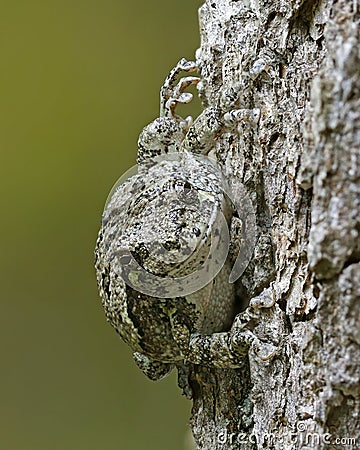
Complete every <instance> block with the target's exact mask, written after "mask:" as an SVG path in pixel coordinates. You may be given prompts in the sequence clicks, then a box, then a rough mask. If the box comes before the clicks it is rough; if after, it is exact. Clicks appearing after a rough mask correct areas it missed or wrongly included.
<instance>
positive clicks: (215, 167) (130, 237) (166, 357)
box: [95, 58, 272, 380]
mask: <svg viewBox="0 0 360 450" xmlns="http://www.w3.org/2000/svg"><path fill="white" fill-rule="evenodd" d="M196 70H197V64H196V63H195V62H194V61H188V60H186V59H185V58H182V59H181V60H180V61H179V62H178V63H177V64H176V66H175V67H174V68H173V69H172V70H171V71H170V73H169V75H168V76H167V78H166V79H165V81H164V84H163V86H162V87H161V90H160V115H159V117H158V118H156V119H155V120H154V121H152V122H151V123H150V124H149V125H147V126H146V127H145V128H144V129H143V130H142V131H141V133H140V136H139V139H138V154H137V170H136V173H135V174H133V175H132V176H130V177H129V178H127V179H126V180H125V181H124V182H122V183H120V185H117V186H116V188H115V189H114V190H113V192H112V193H111V195H110V196H109V200H108V201H107V204H106V206H105V209H104V212H103V216H102V226H101V229H100V231H99V235H98V239H97V243H96V249H95V267H96V275H97V284H98V288H99V293H100V297H101V301H102V306H103V308H104V311H105V315H106V319H107V321H108V322H109V323H110V324H111V325H112V327H113V328H114V329H115V330H116V332H117V333H118V334H119V335H120V337H121V338H122V340H123V341H124V342H125V343H126V344H128V345H129V346H130V348H131V350H132V352H133V358H134V360H135V363H136V364H137V365H138V367H139V368H140V369H141V370H142V371H143V372H144V373H145V375H146V376H147V377H148V378H150V379H151V380H159V379H161V378H163V377H165V376H166V375H168V374H169V373H170V372H171V371H172V370H173V369H174V368H177V369H178V371H179V373H181V371H184V368H186V367H187V366H188V365H189V364H195V365H203V366H207V367H211V368H234V369H236V368H239V367H241V366H242V365H243V363H244V359H245V358H246V356H247V354H248V351H249V348H250V346H253V347H254V348H260V347H261V346H260V341H259V339H258V338H257V337H256V336H255V335H254V333H253V332H252V330H251V329H249V328H247V327H246V324H247V323H248V322H249V321H250V320H251V319H250V318H249V319H248V320H245V319H244V316H242V318H241V320H240V319H239V318H237V319H236V320H234V318H235V316H236V308H237V305H236V289H235V283H234V277H232V278H233V279H231V273H232V266H233V264H234V257H232V258H231V257H230V256H229V248H230V247H231V245H232V244H231V240H232V239H234V237H232V236H230V234H229V229H230V230H231V229H232V226H231V224H232V221H233V220H236V218H235V219H234V205H233V203H232V201H231V198H229V195H227V193H228V192H229V187H228V186H227V180H226V177H225V176H224V174H223V172H222V170H221V167H220V166H219V164H218V162H217V161H216V159H215V158H214V156H213V153H214V148H215V143H216V141H217V139H218V138H219V137H220V136H221V134H222V133H223V132H224V131H229V130H232V129H233V128H234V126H236V123H237V122H238V121H239V120H244V118H245V120H251V121H253V122H255V123H256V121H257V120H258V119H259V111H258V110H243V109H241V110H240V109H236V108H231V107H230V108H229V106H227V109H226V110H225V111H224V108H223V107H221V105H220V106H216V107H214V106H207V107H205V108H204V110H203V111H202V112H201V113H200V114H199V116H198V117H197V118H196V119H195V120H193V119H192V117H190V116H188V117H186V118H183V117H181V116H180V115H178V114H177V111H176V108H177V106H178V105H179V104H187V103H189V102H190V101H191V100H192V98H193V96H192V94H191V93H190V92H187V91H186V89H187V88H188V87H189V86H194V85H198V83H199V82H200V81H201V79H200V77H198V76H193V75H192V73H193V72H195V71H196ZM184 72H185V73H186V76H183V77H180V74H181V73H184ZM230 106H231V105H230ZM230 197H231V196H230ZM232 248H236V246H235V245H232ZM230 253H231V252H230ZM265 353H266V352H265ZM267 353H268V354H269V352H267ZM270 353H272V351H271V352H270ZM267 358H268V355H266V356H265V357H264V359H267Z"/></svg>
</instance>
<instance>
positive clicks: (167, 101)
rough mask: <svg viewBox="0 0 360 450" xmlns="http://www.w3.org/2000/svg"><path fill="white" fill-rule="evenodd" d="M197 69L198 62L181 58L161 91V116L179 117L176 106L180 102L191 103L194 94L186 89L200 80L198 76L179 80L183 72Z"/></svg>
mask: <svg viewBox="0 0 360 450" xmlns="http://www.w3.org/2000/svg"><path fill="white" fill-rule="evenodd" d="M196 69H197V66H196V63H195V62H193V61H187V60H186V59H185V58H183V59H181V60H180V61H179V62H178V63H177V65H176V66H175V67H174V68H173V69H172V70H171V72H170V73H169V75H168V76H167V77H166V79H165V81H164V84H163V86H162V88H161V91H160V116H166V117H172V118H177V117H176V115H175V112H174V111H175V107H176V105H177V104H178V103H189V102H190V101H191V100H192V97H193V96H192V94H190V93H185V92H184V90H185V89H186V88H187V87H188V86H190V85H192V84H197V83H198V82H199V81H200V78H198V77H191V76H188V77H184V78H181V79H180V81H178V76H179V74H180V73H181V72H193V71H195V70H196Z"/></svg>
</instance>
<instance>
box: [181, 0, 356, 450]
mask: <svg viewBox="0 0 360 450" xmlns="http://www.w3.org/2000/svg"><path fill="white" fill-rule="evenodd" d="M359 8H360V6H359V4H358V2H357V1H356V0H354V1H345V0H338V1H335V0H333V1H330V0H321V1H316V0H308V1H306V0H289V1H279V2H270V1H268V0H248V1H246V0H244V1H230V0H216V1H214V0H213V1H206V2H205V3H204V4H203V6H201V8H200V10H199V18H200V33H201V47H200V49H199V50H198V52H197V60H198V62H199V66H200V72H201V76H202V79H203V81H202V85H201V89H200V94H201V98H202V101H203V103H204V105H205V106H208V105H210V106H215V105H218V104H219V101H220V98H219V95H220V93H221V92H224V90H226V89H227V90H229V91H231V90H232V91H234V90H235V91H236V92H237V94H239V101H238V105H237V106H238V107H240V108H260V110H261V118H260V121H259V124H258V125H257V126H256V127H251V126H249V125H248V124H245V123H244V124H240V125H239V128H238V133H232V134H231V135H230V134H224V135H223V136H222V137H221V138H220V139H219V141H218V142H217V155H218V157H219V159H220V160H221V161H222V163H223V166H224V168H225V171H226V173H227V175H228V176H229V179H232V180H235V183H236V180H238V182H240V183H242V184H243V185H244V186H245V187H246V189H247V190H248V193H249V195H250V197H251V199H252V201H253V203H254V205H255V207H256V213H257V224H258V231H259V236H260V239H261V240H262V242H263V243H264V245H260V246H259V247H258V249H257V252H258V254H255V255H254V259H253V261H252V263H251V264H250V266H249V268H248V269H247V270H246V271H245V273H244V274H243V276H242V277H241V279H240V284H239V286H240V288H239V293H240V294H241V295H243V297H244V298H245V299H246V300H247V301H249V300H251V299H254V297H256V296H258V295H261V293H262V292H263V291H264V290H267V291H268V292H271V295H272V296H273V298H274V299H275V304H274V306H273V307H271V308H267V309H263V310H261V315H260V321H259V323H258V325H257V326H256V327H255V329H254V333H255V334H256V335H257V336H258V337H259V338H260V339H261V340H262V341H264V342H268V343H269V344H272V345H275V346H277V348H278V352H277V356H276V357H275V358H274V359H273V360H271V361H268V362H264V361H260V360H259V358H257V357H256V355H255V354H254V353H253V352H250V354H249V357H248V360H247V361H245V362H244V367H243V368H242V369H237V370H227V369H226V370H225V369H222V370H220V369H209V368H204V367H200V366H194V367H192V368H191V371H190V375H189V380H190V384H191V386H192V389H193V397H194V404H193V411H192V418H191V425H192V430H193V434H194V437H195V440H196V444H197V448H198V449H208V450H210V449H211V450H217V449H222V450H224V449H225V450H230V449H257V448H272V449H286V450H287V449H289V450H290V449H297V448H318V449H325V448H347V449H352V448H359V446H360V436H359V430H360V423H359V422H360V398H359V397H360V364H359V363H360V331H359V330H360V327H359V317H360V302H359V300H360V293H359V292H360V289H359V284H360V263H359V253H360V251H359V250H360V249H359V245H360V244H359V242H360V239H359V230H360V226H359V220H360V214H359V210H360V208H359V203H360V195H359V194H360V186H359V180H360V161H359V159H360V100H359V92H360V55H359V51H360V50H359V49H360V45H359V30H360V26H359V25H360V24H359V18H360V12H359ZM269 243H270V247H269ZM269 248H270V250H269Z"/></svg>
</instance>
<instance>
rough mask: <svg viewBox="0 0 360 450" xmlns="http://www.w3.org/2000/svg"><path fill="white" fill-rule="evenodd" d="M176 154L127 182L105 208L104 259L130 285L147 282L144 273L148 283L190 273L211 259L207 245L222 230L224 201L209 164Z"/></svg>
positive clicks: (210, 250) (216, 237)
mask: <svg viewBox="0 0 360 450" xmlns="http://www.w3.org/2000/svg"><path fill="white" fill-rule="evenodd" d="M180 155H181V156H178V155H177V157H176V158H175V157H174V158H170V159H169V158H165V159H162V160H160V161H157V162H156V163H154V164H152V165H149V166H148V168H147V170H146V171H142V172H141V173H139V174H137V175H135V176H133V177H131V178H130V179H128V180H127V182H125V183H124V184H122V185H120V186H119V187H118V188H117V189H116V191H115V192H114V194H113V196H112V198H111V199H110V202H109V203H108V205H107V207H106V209H105V212H104V220H103V228H104V232H105V233H107V237H106V238H105V240H106V242H110V241H111V244H110V245H109V246H108V252H109V258H110V259H111V260H112V261H113V263H114V264H117V265H118V266H119V267H118V270H119V273H121V276H122V277H123V278H124V279H125V280H128V281H129V283H131V284H133V285H134V284H136V285H137V286H139V285H140V284H141V283H148V282H149V281H146V280H148V278H147V275H148V274H151V275H152V276H153V278H151V283H152V282H153V281H154V280H155V278H161V279H165V278H168V279H170V280H171V279H178V278H180V277H186V276H187V275H189V274H192V273H194V272H196V271H197V270H199V268H201V267H202V266H203V265H204V263H205V261H206V260H208V259H211V258H213V256H214V255H213V253H214V250H216V251H217V247H215V246H214V244H213V241H214V240H216V239H219V235H221V233H222V232H223V231H224V230H223V227H224V226H225V227H227V220H228V219H229V214H228V212H229V211H228V210H226V208H228V203H227V201H226V198H225V195H224V193H223V191H222V187H221V177H220V176H219V174H218V173H216V170H215V166H213V165H212V164H209V163H207V162H202V158H196V157H195V156H194V155H191V154H187V153H183V154H180ZM225 216H226V219H224V217H225ZM214 259H215V258H214Z"/></svg>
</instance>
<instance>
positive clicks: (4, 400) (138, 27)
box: [0, 0, 202, 450]
mask: <svg viewBox="0 0 360 450" xmlns="http://www.w3.org/2000/svg"><path fill="white" fill-rule="evenodd" d="M201 3H202V2H201V1H200V0H198V1H193V0H182V1H181V2H169V1H165V0H158V1H157V2H149V1H147V0H140V1H138V2H136V3H135V2H125V1H123V0H117V1H113V0H102V1H99V0H97V1H94V0H87V1H85V0H71V1H69V0H62V1H60V0H54V1H49V0H47V1H45V0H26V1H23V0H16V1H10V0H7V1H6V0H3V1H2V2H1V8H0V145H1V147H0V151H1V163H0V170H1V176H0V180H1V181H0V183H1V184H0V186H1V201H2V204H3V207H2V218H1V224H0V227H1V229H0V236H1V258H0V264H1V267H0V274H1V275H0V276H1V284H0V286H1V305H0V306H1V310H0V339H1V358H0V364H1V368H0V369H1V370H0V392H1V398H0V449H1V450H50V449H55V450H57V449H61V450H63V449H66V450H72V449H76V450H82V449H84V450H85V449H86V450H110V449H111V450H115V449H121V450H127V449H131V450H142V449H146V450H152V449H156V450H159V449H160V450H161V449H172V450H177V449H179V450H180V449H183V446H184V436H185V434H186V429H187V425H186V424H187V421H188V417H189V414H190V406H191V404H190V402H189V401H187V400H185V399H184V398H183V397H182V396H181V392H180V390H179V389H178V388H177V386H176V377H175V374H173V375H172V376H171V377H169V378H168V379H166V380H163V381H161V382H158V383H152V382H150V381H148V380H147V379H146V377H145V376H144V375H143V374H142V373H141V372H140V371H139V370H138V369H137V368H136V366H135V364H134V363H133V362H132V358H131V352H130V350H129V349H128V348H127V346H126V345H125V344H123V343H122V342H121V341H120V339H119V338H118V337H117V335H116V333H115V332H114V331H113V330H112V329H111V327H110V326H109V325H107V324H106V322H105V319H104V315H103V312H102V310H101V306H100V300H99V298H98V294H97V289H96V284H95V275H94V269H93V249H94V244H95V239H96V234H97V231H98V228H99V225H100V218H101V212H102V208H103V205H104V202H105V199H106V197H107V194H108V192H109V190H110V189H111V187H112V185H113V184H114V183H115V181H116V180H117V178H118V177H119V176H120V175H121V174H122V173H123V172H124V171H125V170H126V169H127V168H129V167H131V166H132V165H133V164H134V163H135V157H136V141H137V137H138V134H139V132H140V130H141V128H142V127H143V126H144V125H145V124H147V123H148V122H150V121H151V120H152V119H154V118H155V117H156V116H157V114H158V108H159V105H158V98H159V88H160V85H161V83H162V81H163V79H164V78H165V76H166V75H167V73H168V71H169V70H170V68H171V67H172V66H173V65H174V64H175V63H176V62H177V60H178V59H180V57H182V56H185V57H188V58H193V55H194V52H195V50H196V48H197V47H198V46H199V32H198V17H197V9H198V7H199V6H200V5H201ZM190 109H191V108H190ZM190 109H188V110H187V111H189V110H190Z"/></svg>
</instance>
